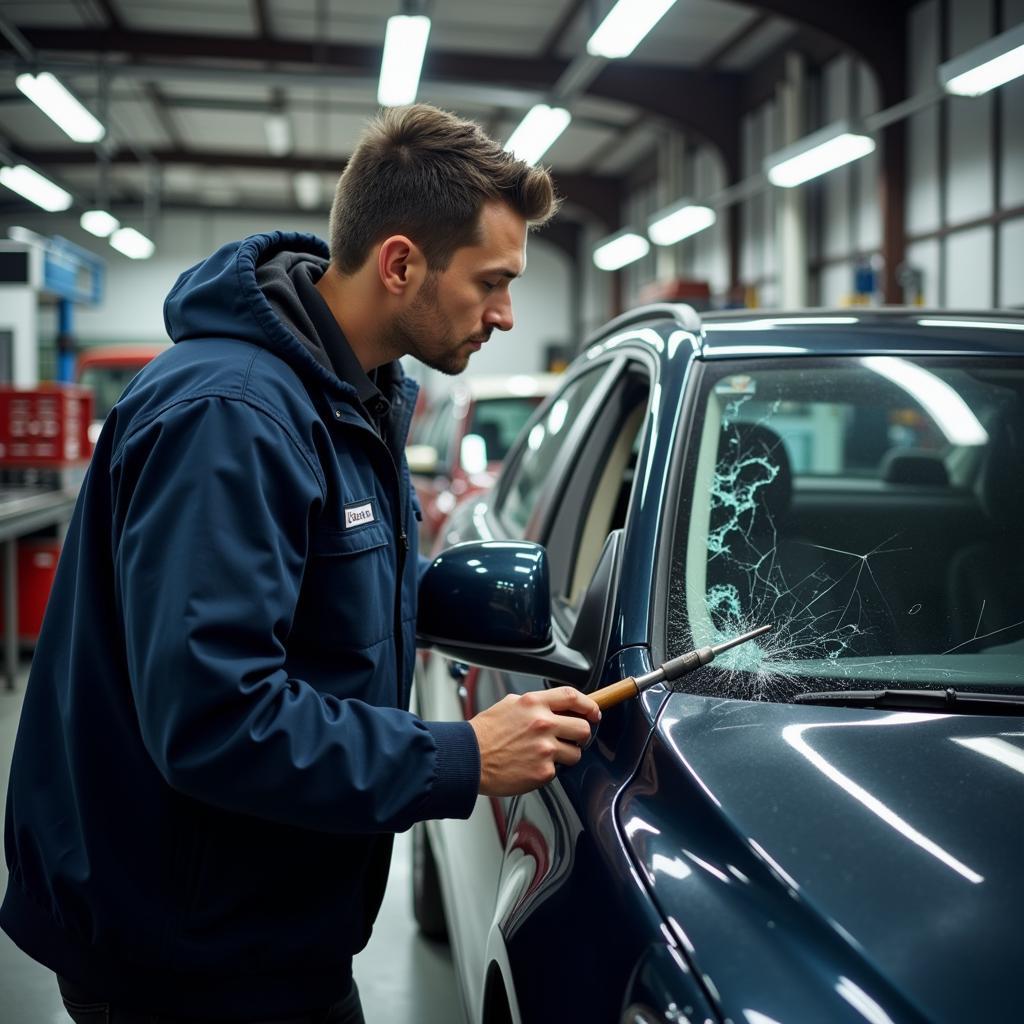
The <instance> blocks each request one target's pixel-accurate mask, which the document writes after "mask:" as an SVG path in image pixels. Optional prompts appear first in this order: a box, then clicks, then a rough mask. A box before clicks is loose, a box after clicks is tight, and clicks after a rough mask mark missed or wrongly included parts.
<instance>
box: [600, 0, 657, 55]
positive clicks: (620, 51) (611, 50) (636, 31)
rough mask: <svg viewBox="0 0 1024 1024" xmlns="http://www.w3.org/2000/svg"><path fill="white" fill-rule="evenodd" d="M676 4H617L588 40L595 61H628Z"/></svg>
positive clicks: (633, 0)
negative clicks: (621, 58)
mask: <svg viewBox="0 0 1024 1024" xmlns="http://www.w3.org/2000/svg"><path fill="white" fill-rule="evenodd" d="M675 2H676V0H618V3H617V4H616V5H615V6H614V7H613V8H612V9H611V10H610V11H609V12H608V13H607V14H606V15H605V19H604V21H602V22H601V24H600V25H598V26H597V29H596V30H595V31H594V34H593V35H592V36H591V37H590V38H589V39H588V40H587V53H589V54H591V55H592V56H594V57H628V56H629V55H630V54H631V53H632V52H633V51H634V50H635V49H636V47H637V43H639V42H640V40H641V39H643V38H644V36H646V35H647V33H648V32H650V31H651V29H652V28H654V26H655V25H657V24H658V22H659V21H661V19H662V16H663V15H664V14H665V12H666V11H667V10H668V9H669V8H670V7H671V6H672V5H673V4H674V3H675Z"/></svg>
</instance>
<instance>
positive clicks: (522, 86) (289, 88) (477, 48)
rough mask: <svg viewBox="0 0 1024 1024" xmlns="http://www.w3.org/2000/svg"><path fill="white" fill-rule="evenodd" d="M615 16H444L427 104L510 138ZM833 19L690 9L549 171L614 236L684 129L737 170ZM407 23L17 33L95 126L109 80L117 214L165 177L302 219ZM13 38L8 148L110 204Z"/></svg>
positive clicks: (182, 196) (2, 105) (95, 7)
mask: <svg viewBox="0 0 1024 1024" xmlns="http://www.w3.org/2000/svg"><path fill="white" fill-rule="evenodd" d="M865 3H866V4H867V5H868V6H878V5H882V6H885V5H884V4H883V3H882V0H865ZM610 6H611V0H593V2H591V0H515V2H509V0H433V2H428V3H427V4H426V5H425V7H426V12H427V13H429V14H430V16H431V19H432V25H431V33H430V41H429V46H428V50H427V58H426V61H425V63H424V68H423V76H422V79H421V82H420V89H419V94H418V98H419V99H421V100H424V101H427V102H431V103H436V104H437V105H439V106H443V107H446V108H448V109H451V110H454V111H456V112H458V113H460V114H463V115H466V116H469V117H473V118H474V119H476V120H478V121H480V122H481V123H482V124H484V125H485V127H486V128H487V129H488V130H489V131H491V132H492V133H494V134H495V135H496V137H498V138H501V139H504V138H507V136H508V135H509V134H510V133H511V131H512V129H513V128H514V127H515V126H516V124H517V123H518V121H519V120H520V119H521V117H522V115H523V114H524V113H525V111H526V110H527V109H528V108H529V107H530V106H531V105H532V104H533V103H535V102H541V101H544V100H546V99H548V98H549V97H550V95H551V91H552V89H554V88H555V87H556V85H557V84H558V83H559V81H560V80H563V81H564V79H563V76H564V75H566V72H567V71H570V70H572V71H575V70H576V68H577V67H579V66H580V65H581V64H584V63H585V61H586V60H587V58H586V57H585V56H584V55H585V44H586V40H587V37H588V36H589V34H590V32H591V30H592V28H593V27H594V25H595V24H596V23H597V21H598V20H600V18H601V17H603V15H604V13H605V12H606V11H607V9H608V8H609V7H610ZM827 6H828V5H826V8H827ZM840 6H844V5H840ZM888 6H889V7H890V8H893V7H903V6H905V4H903V3H894V4H891V5H888ZM814 10H815V6H814V5H813V4H812V3H811V2H810V0H776V2H773V3H762V4H756V5H755V4H741V3H733V2H728V0H678V2H677V3H676V4H675V5H674V6H673V7H672V8H671V9H670V10H669V12H668V13H667V14H666V15H665V17H664V19H663V20H662V21H661V22H660V23H659V24H658V26H657V28H656V29H655V30H654V31H653V32H652V33H650V35H649V36H648V37H647V38H646V39H644V40H643V42H641V43H640V45H639V46H638V47H637V49H636V50H635V51H634V53H633V54H632V55H631V56H630V57H628V58H626V59H625V60H621V61H614V62H606V63H607V64H608V66H604V63H605V62H601V63H599V66H598V67H597V68H596V70H595V69H594V68H593V67H591V68H590V73H589V78H588V79H587V81H586V82H585V84H584V86H583V88H582V89H577V90H576V91H575V93H574V94H573V96H572V99H571V104H570V105H571V109H572V111H573V121H572V124H571V125H570V127H569V129H568V130H567V131H566V132H565V133H564V134H563V135H562V137H561V138H560V139H559V140H558V141H557V142H556V143H555V144H554V146H553V147H552V148H551V149H550V150H549V151H548V153H547V154H546V156H545V157H544V163H546V164H548V165H549V166H551V167H552V169H553V170H554V172H555V175H556V177H557V179H558V181H559V185H560V188H561V189H562V191H563V192H564V193H565V194H566V195H567V196H568V197H569V199H570V200H571V201H573V202H574V203H575V205H576V207H577V209H580V210H583V209H585V210H588V211H589V212H590V214H591V215H594V216H596V217H597V218H598V219H599V220H602V219H603V220H605V221H606V222H607V221H611V220H614V216H615V206H616V203H617V200H618V194H617V191H616V189H617V187H618V186H619V185H620V184H621V175H622V174H623V173H624V172H626V171H628V170H629V169H630V168H631V167H633V166H635V164H636V163H637V161H638V160H639V159H640V158H642V156H643V155H644V153H645V151H646V152H650V150H651V147H652V145H653V143H654V141H655V140H656V139H657V137H658V136H659V135H660V134H662V133H664V131H665V130H666V128H668V127H674V128H679V129H682V130H687V129H692V133H691V134H692V137H694V138H699V139H700V138H702V139H704V140H706V141H708V142H710V143H712V144H713V145H715V146H716V147H717V148H718V150H719V152H720V153H721V155H722V156H723V159H724V160H725V162H726V165H727V168H728V166H729V165H730V163H731V162H734V161H735V157H736V152H735V149H736V144H735V138H736V135H737V130H736V124H735V121H736V114H737V109H738V108H737V103H738V102H739V97H740V85H741V83H742V81H744V80H745V79H746V78H747V77H749V75H750V73H751V72H752V70H753V69H755V68H756V67H757V66H758V65H759V63H760V64H763V63H764V62H765V61H766V60H768V59H769V58H770V57H771V56H772V55H773V54H775V55H777V54H778V53H779V52H780V50H781V49H782V48H784V47H785V46H788V45H793V44H794V40H797V39H799V38H805V37H806V36H807V29H806V27H803V26H801V24H800V23H799V20H800V19H799V18H797V17H794V15H795V16H802V15H803V14H804V13H805V11H806V12H813V11H814ZM397 13H402V4H401V2H400V0H174V2H157V0H34V2H22V0H14V2H3V0H0V19H2V22H3V23H4V24H6V26H8V27H13V29H15V30H16V32H17V33H18V34H20V37H21V38H22V40H23V41H24V42H26V43H27V44H28V47H29V48H30V50H31V53H32V54H34V56H35V58H36V59H37V60H38V64H39V67H40V68H41V69H49V70H53V71H54V72H55V73H57V74H58V75H59V77H60V78H61V80H62V81H64V82H65V84H66V85H68V87H69V88H71V89H72V91H73V92H74V93H75V94H76V95H77V96H78V97H79V98H80V99H81V100H82V101H83V102H85V103H86V105H88V106H90V107H91V108H92V109H93V110H94V111H95V110H97V109H98V108H100V106H101V103H102V96H101V92H102V89H103V88H104V87H103V85H102V84H101V83H102V81H103V77H104V73H105V74H106V76H107V79H106V80H107V81H108V83H109V85H108V86H107V88H108V90H109V92H108V100H109V108H108V109H109V116H108V119H107V120H108V122H109V133H108V137H107V139H106V140H105V141H104V143H103V144H102V145H103V146H104V147H105V151H106V153H107V154H108V156H109V159H110V170H109V182H110V196H111V200H112V202H113V204H114V205H117V204H118V203H122V204H128V203H137V202H139V201H140V200H141V196H142V195H143V193H145V191H146V189H147V188H150V187H151V186H152V183H153V180H154V171H153V167H154V166H157V167H158V168H159V174H158V177H159V181H160V194H161V202H162V203H163V204H164V205H176V204H191V205H193V206H194V205H196V204H199V205H203V204H209V205H211V206H212V205H216V206H225V205H228V206H237V207H240V208H247V209H271V208H274V209H282V208H289V207H294V205H295V199H294V196H293V189H292V187H291V175H293V174H294V173H296V172H298V171H312V172H315V173H317V174H319V175H320V176H321V177H322V179H323V188H322V190H321V192H322V195H323V204H324V205H325V206H326V205H327V204H329V201H330V195H331V191H332V188H333V183H334V181H335V180H336V178H337V174H338V170H339V168H340V167H341V166H342V165H343V162H344V160H345V159H346V157H347V156H348V155H349V154H350V153H351V150H352V146H353V144H354V142H355V140H356V139H357V138H358V135H359V133H360V130H361V128H362V126H363V125H364V124H365V122H366V120H367V118H368V117H369V116H371V115H372V114H373V112H374V111H375V110H376V109H377V105H376V86H377V76H378V72H379V66H380V54H381V50H382V46H383V42H384V32H385V27H386V22H387V18H388V17H389V16H390V15H392V14H397ZM809 17H810V18H811V19H812V21H811V28H812V30H813V32H812V35H814V33H817V34H818V35H820V34H821V31H822V23H821V20H820V17H819V16H817V15H814V14H813V13H812V14H810V15H809ZM816 17H818V22H817V23H815V22H814V20H813V19H814V18H816ZM2 27H3V26H2V25H0V28H2ZM840 29H842V26H840ZM9 39H10V33H4V34H0V144H2V145H3V146H4V147H5V148H6V149H8V150H9V151H10V152H13V153H15V154H16V155H18V156H19V157H21V158H23V159H26V160H28V161H30V162H32V163H34V164H35V165H36V166H37V167H38V168H39V169H40V170H42V171H43V172H44V173H46V174H48V175H50V176H51V177H53V178H54V179H55V180H57V181H58V182H60V183H62V184H64V185H65V187H67V188H69V189H70V190H71V191H72V192H73V193H74V194H75V195H76V196H78V197H80V199H81V200H82V201H83V202H90V201H91V200H92V197H93V195H94V193H95V190H96V186H97V161H96V150H95V147H92V146H83V145H77V144H76V143H74V142H71V141H70V140H69V139H68V138H67V137H66V136H65V135H64V134H63V133H62V132H61V131H60V130H59V129H58V128H57V127H56V126H54V125H53V124H52V123H51V122H50V121H49V120H48V119H47V118H46V117H45V116H44V115H43V114H42V113H41V112H40V111H39V110H38V109H36V108H35V107H34V106H33V105H32V104H31V103H30V102H29V101H28V100H27V99H26V98H25V97H24V96H22V95H21V93H20V92H18V91H17V89H16V88H15V84H14V79H15V76H16V74H17V73H19V72H20V71H22V70H25V69H26V67H28V66H29V65H28V64H27V62H26V57H25V52H24V48H23V49H22V52H21V53H20V54H19V52H18V51H17V48H16V47H15V46H14V45H13V44H12V43H9V41H8V40H9ZM842 41H843V40H842V38H841V36H840V42H842ZM591 60H593V59H591ZM273 113H279V114H284V115H285V116H286V118H287V121H288V123H289V126H290V130H291V140H292V144H291V149H290V150H289V152H288V153H287V154H286V155H283V156H273V155H271V153H270V151H269V149H268V143H267V138H266V133H265V123H266V120H267V118H268V117H269V116H270V115H271V114H273ZM624 147H628V151H627V152H626V153H625V154H624V152H623V148H624ZM140 159H141V160H144V161H145V162H146V163H145V166H143V164H142V163H140ZM732 166H734V163H733V164H732ZM0 202H3V203H9V202H17V200H16V198H15V197H13V196H10V195H5V196H3V197H2V198H0Z"/></svg>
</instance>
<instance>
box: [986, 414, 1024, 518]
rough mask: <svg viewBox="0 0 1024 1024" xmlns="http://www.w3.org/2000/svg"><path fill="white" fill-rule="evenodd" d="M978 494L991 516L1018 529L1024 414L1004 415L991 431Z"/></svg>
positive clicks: (1023, 468) (1023, 488)
mask: <svg viewBox="0 0 1024 1024" xmlns="http://www.w3.org/2000/svg"><path fill="white" fill-rule="evenodd" d="M978 496H979V498H980V500H981V507H982V508H983V509H984V511H985V514H986V515H987V516H988V518H989V519H990V520H991V521H992V522H993V523H994V524H995V525H996V526H997V527H999V528H1000V529H1001V530H1013V531H1015V532H1016V531H1018V530H1019V529H1020V522H1021V512H1020V510H1021V503H1022V502H1024V415H1022V414H1021V411H1020V410H1018V409H1016V408H1015V409H1014V410H1013V414H1012V415H1009V416H1004V417H1003V418H1002V419H1001V420H1000V421H999V423H998V425H997V426H996V427H995V428H994V429H993V430H992V431H991V432H990V434H989V443H988V450H987V451H986V453H985V461H984V464H983V465H982V468H981V476H980V488H979V493H978Z"/></svg>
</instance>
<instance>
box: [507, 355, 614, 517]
mask: <svg viewBox="0 0 1024 1024" xmlns="http://www.w3.org/2000/svg"><path fill="white" fill-rule="evenodd" d="M603 369H604V368H600V367H599V368H596V369H594V370H591V371H590V372H588V373H586V374H584V375H583V376H581V377H577V378H576V379H575V380H573V381H572V382H571V383H569V384H568V385H567V386H566V388H565V389H564V390H563V391H562V392H561V393H560V394H559V395H558V396H557V397H556V398H555V400H554V401H553V402H552V404H551V406H550V407H549V409H548V411H547V415H546V416H545V417H544V418H543V419H542V420H540V421H539V422H538V423H535V424H534V425H533V427H532V428H531V429H530V434H529V437H528V438H527V442H526V447H525V448H524V449H523V452H522V455H521V456H520V458H519V460H518V462H517V463H516V465H515V466H514V467H513V470H512V480H511V481H510V483H509V486H508V487H507V488H506V489H505V491H504V498H503V504H502V507H501V510H500V515H501V518H502V520H503V521H504V523H505V526H506V527H507V528H508V529H509V530H510V531H511V532H512V533H514V534H515V535H516V536H519V537H522V536H524V535H525V533H526V528H527V525H528V524H529V522H530V516H531V515H532V514H533V509H534V506H535V505H536V503H537V498H538V497H539V496H540V493H541V490H542V488H543V486H544V483H545V481H546V480H547V478H548V474H549V473H550V470H551V467H552V465H553V464H554V461H555V458H556V457H557V455H558V453H559V451H561V449H562V445H563V444H564V443H565V440H566V438H567V437H568V435H569V434H570V433H571V431H572V425H573V424H574V423H575V422H576V418H577V417H578V416H579V414H580V411H581V410H582V409H583V407H584V405H586V402H587V399H588V398H589V397H590V395H591V393H592V392H593V390H594V388H595V387H597V384H598V382H599V381H600V380H601V378H602V377H603V376H604V372H603Z"/></svg>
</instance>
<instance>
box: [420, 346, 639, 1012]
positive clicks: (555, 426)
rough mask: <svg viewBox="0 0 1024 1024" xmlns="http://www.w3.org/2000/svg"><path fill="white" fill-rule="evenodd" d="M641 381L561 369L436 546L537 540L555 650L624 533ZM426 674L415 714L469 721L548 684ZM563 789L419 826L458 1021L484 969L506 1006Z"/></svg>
mask: <svg viewBox="0 0 1024 1024" xmlns="http://www.w3.org/2000/svg"><path fill="white" fill-rule="evenodd" d="M653 373H654V371H653V369H652V368H651V366H650V365H647V364H645V363H643V362H642V361H640V360H637V359H631V358H629V357H628V356H626V355H619V356H616V357H615V358H609V359H607V360H604V361H597V362H596V365H591V366H587V367H585V368H584V369H582V370H580V371H578V372H576V373H575V374H573V375H572V376H571V377H570V379H569V380H568V381H567V382H566V384H565V385H564V386H563V388H562V389H561V390H560V391H559V392H557V393H556V394H555V395H554V396H552V398H551V399H550V400H549V401H548V402H547V403H546V405H545V406H544V407H543V408H542V409H541V410H540V412H539V414H538V415H537V416H536V417H535V418H534V419H533V420H532V421H531V423H530V424H528V426H527V428H526V430H525V431H524V436H523V438H522V440H521V443H520V444H519V445H518V446H517V447H516V449H515V450H514V451H513V453H512V455H511V457H510V460H509V462H508V463H507V468H506V471H505V473H504V474H503V476H502V478H501V480H500V481H499V484H498V487H497V489H496V491H495V497H494V500H493V502H492V503H490V504H488V503H486V502H480V503H478V504H477V505H476V506H475V507H473V508H470V509H466V510H464V511H463V513H462V515H461V516H459V517H457V518H456V520H455V522H454V524H453V529H452V531H451V532H450V533H449V536H448V540H449V541H452V540H466V539H496V540H502V539H517V538H525V539H530V540H536V541H538V542H541V543H544V544H546V545H547V547H548V551H549V560H550V564H551V571H552V597H553V614H554V619H555V629H556V631H558V633H559V635H560V637H561V638H562V639H563V640H565V641H568V640H569V639H570V638H571V637H572V635H573V632H574V630H575V628H576V625H577V622H578V619H579V614H580V607H581V605H582V603H583V600H584V597H585V594H586V592H587V588H588V584H589V583H590V581H591V578H592V577H593V576H594V573H595V570H596V569H597V568H598V565H599V562H600V561H601V558H602V553H605V555H606V557H608V556H607V551H608V548H606V543H610V545H612V546H613V545H614V543H615V540H616V539H618V537H619V536H620V535H621V532H622V530H623V529H624V528H625V526H626V516H627V511H628V508H629V499H630V495H631V493H632V473H633V467H634V465H635V462H636V458H637V455H638V452H639V449H640V447H641V443H642V440H643V437H644V436H645V429H644V428H645V426H646V424H647V415H648V412H649V405H650V402H649V397H650V394H651V392H652V378H653ZM610 536H611V538H612V540H611V542H608V538H609V537H610ZM627 674H628V673H627ZM599 675H600V667H598V668H597V670H596V671H595V676H599ZM426 676H427V678H426V679H424V680H421V683H422V684H423V685H421V686H420V693H421V695H422V696H421V712H422V713H423V714H424V716H425V717H431V716H439V717H443V718H452V717H455V716H456V715H461V716H464V717H466V718H469V717H472V715H473V714H475V713H476V712H478V711H480V710H483V709H484V708H486V707H488V706H490V705H491V704H493V703H495V702H497V701H499V700H501V699H502V698H503V697H504V696H506V695H507V694H510V693H525V692H527V691H529V690H534V689H537V688H539V687H543V686H545V685H547V684H548V683H547V681H546V680H545V679H543V678H540V677H537V676H530V675H525V674H520V673H514V672H503V671H495V670H484V669H476V668H469V667H467V666H461V665H458V664H457V663H452V662H449V661H447V660H446V659H443V658H440V657H436V656H435V657H432V658H431V659H430V664H429V666H428V668H427V670H426ZM446 691H447V693H446ZM612 717H613V718H614V717H615V716H612ZM641 718H642V716H635V721H634V723H633V727H632V728H631V727H628V726H625V725H624V724H623V722H622V721H620V722H618V723H617V724H616V723H613V724H612V725H610V727H609V730H606V737H607V740H608V742H607V743H604V744H600V745H598V744H595V745H594V754H593V759H594V760H595V761H601V762H604V764H603V765H601V766H599V769H598V772H597V773H594V775H593V777H594V778H597V777H598V775H601V776H602V777H607V778H610V777H611V775H612V774H615V773H621V772H623V771H626V770H628V769H627V767H626V765H625V763H624V761H623V760H622V759H617V757H616V755H617V753H618V751H619V747H620V741H621V743H622V744H623V745H632V746H633V747H636V748H638V746H639V744H640V742H642V740H641V738H640V736H641V735H645V734H646V732H649V729H650V723H649V722H648V721H645V720H644V721H642V722H641ZM591 756H592V755H591V753H590V752H589V751H588V752H586V753H585V754H584V758H585V759H588V758H591ZM610 764H611V765H613V768H612V769H611V770H610V769H609V767H608V766H609V765H610ZM584 771H586V767H585V766H584V765H581V766H578V767H577V768H575V769H572V770H571V772H570V773H569V774H572V775H574V776H576V777H580V776H582V775H583V773H584ZM562 776H567V773H562ZM569 790H574V785H570V786H569V789H568V790H567V789H566V788H564V787H563V784H562V778H561V777H560V778H559V779H556V781H555V782H554V783H552V784H551V785H549V786H547V787H545V788H544V790H542V791H539V792H538V793H534V794H530V795H529V796H527V797H521V798H515V799H500V800H499V799H483V798H481V799H480V800H479V801H478V803H477V807H476V809H475V810H474V813H473V815H472V817H471V818H470V820H469V821H468V822H458V821H446V822H434V823H430V824H431V829H430V831H431V840H432V845H433V846H434V850H435V856H436V857H437V860H438V862H439V866H440V868H441V872H442V875H443V876H444V877H445V878H446V880H447V891H448V894H449V900H448V909H449V934H450V935H451V936H452V939H453V941H454V943H455V946H456V949H455V953H456V959H457V961H458V963H459V970H460V974H461V976H462V978H463V983H464V985H465V986H466V989H467V999H468V1003H469V1007H470V1012H471V1019H476V1016H475V1015H476V1013H477V1012H478V1011H479V1008H480V1006H481V1005H482V1000H483V996H484V993H483V985H484V980H485V978H486V977H487V975H488V970H489V969H491V971H492V972H493V968H494V966H495V965H498V967H499V968H500V970H501V971H502V973H503V974H507V975H508V977H507V978H506V981H505V988H506V990H507V991H508V992H509V1000H510V1002H511V1003H513V1004H514V1001H515V999H516V994H515V977H514V975H515V974H516V973H517V972H516V971H515V970H514V969H513V967H512V965H511V962H510V961H509V952H508V950H507V949H506V943H505V934H506V933H509V934H510V933H513V932H522V933H523V934H526V933H527V932H529V931H530V930H531V928H532V927H535V926H534V925H533V924H532V922H531V921H530V920H528V919H529V918H530V917H531V913H532V910H531V908H533V907H536V906H539V905H540V904H542V903H543V902H544V900H545V893H550V892H552V891H554V890H555V889H557V888H558V887H559V886H560V885H561V884H562V882H563V881H564V879H565V878H566V877H567V873H568V872H570V871H571V870H572V868H573V862H574V858H575V856H576V853H575V851H577V850H578V849H579V847H580V845H581V841H582V837H583V833H584V831H585V829H586V823H585V820H584V817H583V816H581V815H580V813H579V811H578V810H577V801H579V800H580V794H579V792H575V791H573V792H572V793H571V795H570V792H569ZM453 910H454V913H453V912H452V911H453ZM453 918H454V920H453Z"/></svg>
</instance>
